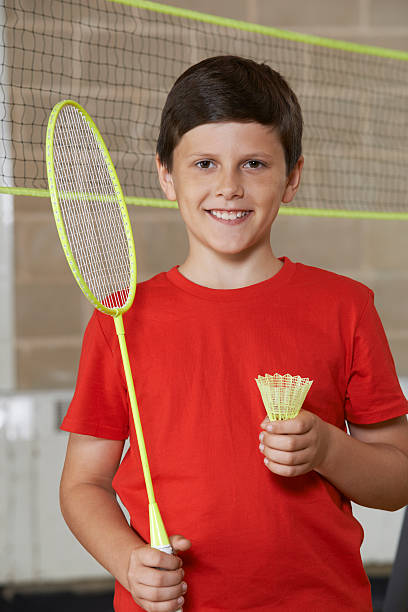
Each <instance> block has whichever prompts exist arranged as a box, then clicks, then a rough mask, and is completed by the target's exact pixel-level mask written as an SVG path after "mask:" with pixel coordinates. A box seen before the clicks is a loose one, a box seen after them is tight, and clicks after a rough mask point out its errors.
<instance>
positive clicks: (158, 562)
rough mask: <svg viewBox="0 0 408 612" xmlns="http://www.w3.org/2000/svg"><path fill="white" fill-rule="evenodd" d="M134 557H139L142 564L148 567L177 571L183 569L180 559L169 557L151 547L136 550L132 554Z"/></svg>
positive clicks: (173, 556)
mask: <svg viewBox="0 0 408 612" xmlns="http://www.w3.org/2000/svg"><path fill="white" fill-rule="evenodd" d="M133 555H137V557H138V559H139V560H140V562H141V563H142V564H143V565H145V566H147V567H153V568H157V567H160V568H161V569H165V570H177V569H179V567H181V560H180V559H179V558H178V557H176V556H175V555H168V554H167V553H164V552H162V551H161V550H158V549H157V548H152V547H150V546H144V547H143V548H138V549H136V550H135V551H133V552H132V556H133ZM131 560H132V557H131Z"/></svg>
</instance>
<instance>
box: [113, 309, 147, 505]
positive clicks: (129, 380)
mask: <svg viewBox="0 0 408 612" xmlns="http://www.w3.org/2000/svg"><path fill="white" fill-rule="evenodd" d="M113 320H114V321H115V327H116V333H117V336H118V340H119V346H120V352H121V355H122V363H123V369H124V371H125V376H126V384H127V389H128V394H129V400H130V406H131V409H132V416H133V422H134V424H135V430H136V437H137V443H138V445H139V452H140V459H141V461H142V467H143V474H144V479H145V482H146V489H147V496H148V498H149V503H150V504H154V503H155V498H154V491H153V484H152V477H151V475H150V468H149V462H148V459H147V453H146V446H145V441H144V437H143V430H142V423H141V422H140V415H139V408H138V406H137V400H136V393H135V388H134V385H133V376H132V371H131V369H130V363H129V355H128V351H127V346H126V339H125V329H124V327H123V318H122V315H118V316H117V317H114V319H113Z"/></svg>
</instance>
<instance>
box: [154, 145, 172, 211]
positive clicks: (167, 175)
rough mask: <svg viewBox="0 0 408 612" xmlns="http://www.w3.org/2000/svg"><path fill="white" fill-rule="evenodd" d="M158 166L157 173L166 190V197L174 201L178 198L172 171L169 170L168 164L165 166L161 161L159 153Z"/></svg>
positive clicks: (162, 186)
mask: <svg viewBox="0 0 408 612" xmlns="http://www.w3.org/2000/svg"><path fill="white" fill-rule="evenodd" d="M156 167H157V173H158V175H159V181H160V185H161V188H162V189H163V191H164V194H165V196H166V198H167V199H168V200H172V201H174V200H177V198H176V192H175V189H174V184H173V178H172V176H171V172H169V170H168V169H167V168H166V166H163V164H162V163H161V162H160V159H159V156H158V155H156Z"/></svg>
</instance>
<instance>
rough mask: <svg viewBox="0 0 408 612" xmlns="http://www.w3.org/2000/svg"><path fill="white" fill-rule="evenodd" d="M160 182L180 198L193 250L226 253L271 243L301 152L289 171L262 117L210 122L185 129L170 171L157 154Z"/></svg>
mask: <svg viewBox="0 0 408 612" xmlns="http://www.w3.org/2000/svg"><path fill="white" fill-rule="evenodd" d="M157 166H158V172H159V179H160V184H161V186H162V188H163V191H164V193H165V194H166V196H167V198H168V199H169V200H177V201H178V204H179V208H180V212H181V215H182V217H183V220H184V222H185V224H186V228H187V233H188V236H189V241H190V250H192V249H196V248H199V247H204V248H205V249H210V250H212V251H213V252H216V253H218V254H220V255H221V254H222V255H234V254H238V253H243V252H244V251H245V250H247V249H251V248H253V247H256V246H262V245H265V244H267V245H269V241H270V230H271V225H272V223H273V221H274V219H275V217H276V215H277V213H278V210H279V206H280V204H281V202H285V203H288V202H290V201H291V200H292V198H293V197H294V195H295V193H296V190H297V188H298V185H299V180H300V175H301V171H302V166H303V158H300V159H299V161H298V163H297V164H296V167H295V168H294V170H293V171H292V172H291V174H290V175H289V176H287V175H286V164H285V154H284V150H283V147H282V145H281V143H280V140H279V137H278V135H277V133H276V131H275V130H274V129H273V128H271V127H269V126H264V125H261V124H259V123H255V122H252V123H236V122H228V123H207V124H203V125H200V126H198V127H196V128H194V129H192V130H190V131H189V132H186V133H185V134H184V135H183V136H182V138H181V139H180V141H179V143H178V145H177V146H176V148H175V149H174V152H173V169H172V171H171V173H170V172H169V171H168V170H167V169H166V168H165V167H163V166H162V165H161V164H160V162H159V161H158V160H157Z"/></svg>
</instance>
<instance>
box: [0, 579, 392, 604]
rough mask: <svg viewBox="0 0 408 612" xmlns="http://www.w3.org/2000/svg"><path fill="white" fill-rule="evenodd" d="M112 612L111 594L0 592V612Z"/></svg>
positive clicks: (381, 592)
mask: <svg viewBox="0 0 408 612" xmlns="http://www.w3.org/2000/svg"><path fill="white" fill-rule="evenodd" d="M370 581H371V588H372V594H373V610H374V612H381V611H382V602H383V601H384V596H385V591H386V588H387V579H386V578H377V577H376V578H370ZM72 610H75V612H113V608H112V593H106V594H100V595H95V594H92V595H74V594H72V593H58V594H56V593H52V594H49V595H39V594H36V595H31V596H30V595H16V596H15V597H14V598H13V600H12V601H5V599H4V598H3V596H2V594H1V592H0V612H72Z"/></svg>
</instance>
